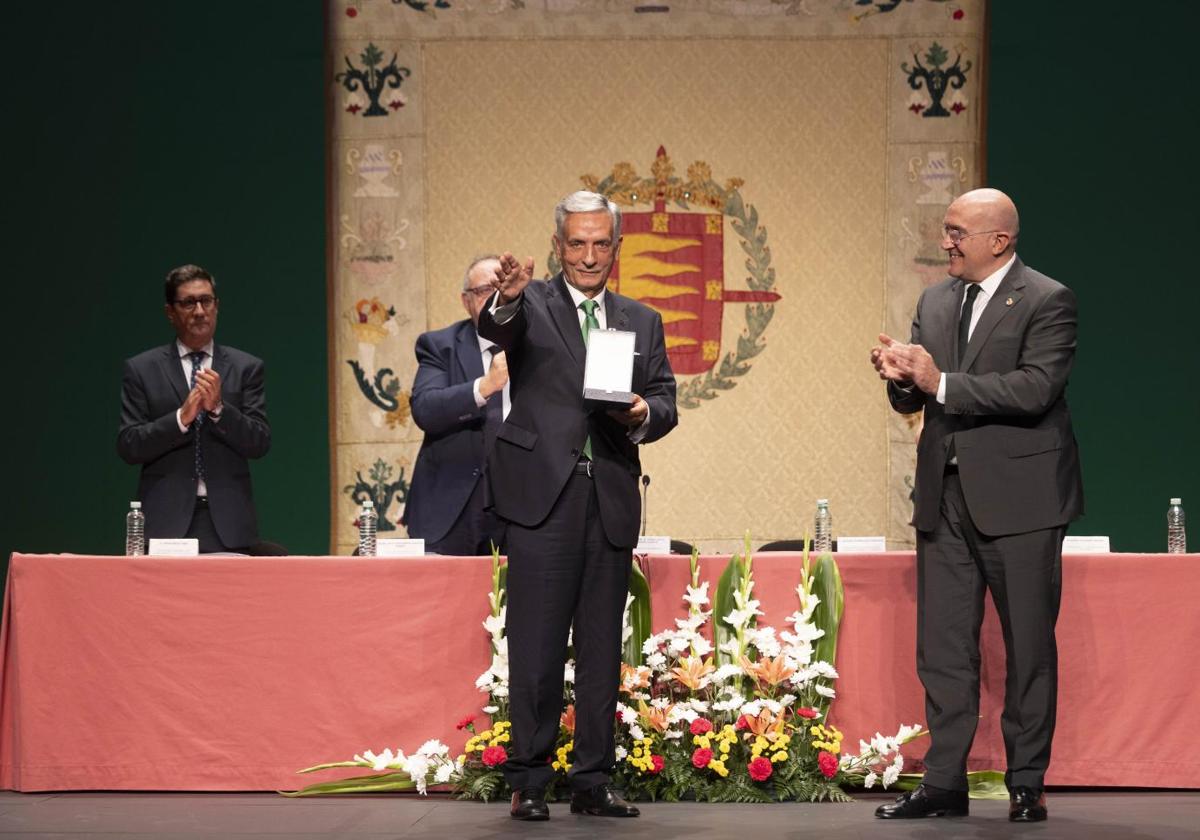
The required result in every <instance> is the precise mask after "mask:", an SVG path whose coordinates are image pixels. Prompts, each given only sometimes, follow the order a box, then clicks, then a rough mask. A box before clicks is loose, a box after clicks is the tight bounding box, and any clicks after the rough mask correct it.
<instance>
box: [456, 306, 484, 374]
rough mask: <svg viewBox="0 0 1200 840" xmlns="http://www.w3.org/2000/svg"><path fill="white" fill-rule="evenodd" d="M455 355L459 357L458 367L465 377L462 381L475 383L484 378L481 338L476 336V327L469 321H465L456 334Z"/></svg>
mask: <svg viewBox="0 0 1200 840" xmlns="http://www.w3.org/2000/svg"><path fill="white" fill-rule="evenodd" d="M454 355H455V356H457V357H458V367H459V370H460V371H461V372H462V375H463V378H462V380H460V381H462V382H473V381H475V380H476V379H478V378H479V377H481V376H483V355H482V354H481V353H480V351H479V338H478V337H477V336H476V334H475V325H474V324H472V323H471V322H470V321H469V320H467V321H463V322H462V326H460V327H459V328H458V330H457V332H455V334H454Z"/></svg>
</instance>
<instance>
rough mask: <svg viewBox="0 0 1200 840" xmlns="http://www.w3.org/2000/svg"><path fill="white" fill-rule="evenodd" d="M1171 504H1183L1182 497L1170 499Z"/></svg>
mask: <svg viewBox="0 0 1200 840" xmlns="http://www.w3.org/2000/svg"><path fill="white" fill-rule="evenodd" d="M1171 504H1173V505H1182V504H1183V499H1172V500H1171Z"/></svg>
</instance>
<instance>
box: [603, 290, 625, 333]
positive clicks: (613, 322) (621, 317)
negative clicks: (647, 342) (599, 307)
mask: <svg viewBox="0 0 1200 840" xmlns="http://www.w3.org/2000/svg"><path fill="white" fill-rule="evenodd" d="M604 319H605V323H606V324H607V325H608V328H609V329H610V330H628V329H629V313H628V312H627V311H626V310H625V303H624V301H618V298H617V296H616V295H615V294H614V293H613V292H612V290H611V289H610V290H608V291H606V292H605V293H604Z"/></svg>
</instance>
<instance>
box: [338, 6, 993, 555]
mask: <svg viewBox="0 0 1200 840" xmlns="http://www.w3.org/2000/svg"><path fill="white" fill-rule="evenodd" d="M328 10H329V15H330V42H329V50H330V62H329V64H330V77H329V80H328V81H329V96H330V97H331V135H332V136H331V147H330V155H331V157H330V167H331V172H330V177H331V197H330V230H329V236H330V252H331V260H330V278H329V306H330V319H331V325H330V330H331V342H330V348H331V349H330V352H331V354H332V358H331V360H330V376H331V387H330V392H331V394H332V395H333V409H332V412H333V416H332V435H333V440H332V449H333V486H332V488H331V491H332V492H331V508H332V518H333V527H332V535H333V536H332V542H333V546H332V548H333V549H334V550H335V551H337V552H342V553H348V552H349V551H351V550H352V549H353V547H354V544H355V542H356V539H357V531H356V529H355V527H354V521H355V517H356V513H357V509H358V506H359V503H360V502H361V501H362V500H363V499H371V500H373V501H374V502H375V505H376V508H377V509H378V510H379V511H380V515H381V522H380V528H381V534H380V535H381V536H402V535H403V529H402V526H400V525H399V519H400V516H401V514H402V511H403V507H404V503H405V499H406V496H407V492H408V486H409V485H408V482H409V478H410V476H411V472H412V465H413V463H414V461H415V458H416V454H417V450H418V449H419V447H420V442H421V431H420V429H418V428H417V427H416V426H415V424H414V423H413V421H412V418H411V416H410V414H409V410H408V396H409V391H410V389H411V386H412V382H413V376H414V374H415V372H416V358H415V355H414V352H413V347H414V343H415V341H416V338H417V336H418V335H419V334H420V333H421V332H424V331H425V330H429V329H436V328H440V327H444V326H447V325H449V324H451V323H453V322H454V321H457V320H460V319H462V318H464V317H465V313H464V311H463V308H462V305H461V303H460V301H459V291H460V288H461V284H462V277H463V273H464V271H465V269H466V267H467V265H468V263H469V262H470V261H471V259H472V258H473V257H474V256H476V255H478V254H482V253H487V252H499V251H505V250H509V251H512V252H513V253H515V254H517V255H518V256H519V257H521V258H524V257H525V256H533V257H534V259H535V262H536V266H537V274H538V275H539V276H542V275H546V274H548V273H549V272H550V271H551V270H552V269H553V265H552V264H551V260H550V259H549V257H550V253H551V250H550V237H551V235H552V233H553V228H554V220H553V208H554V205H555V203H556V202H557V201H558V199H559V198H561V197H562V196H564V195H566V194H567V193H569V192H572V191H574V190H577V189H581V188H587V189H592V190H596V191H599V192H602V193H605V194H607V195H609V196H610V197H611V198H612V199H613V200H614V201H616V202H617V203H618V204H620V205H621V206H622V208H623V209H624V211H625V214H626V220H627V221H626V225H625V239H624V245H623V247H622V252H621V259H620V263H619V265H618V267H617V269H616V271H615V272H614V276H613V279H612V280H611V281H610V282H611V283H612V285H613V286H614V287H615V288H616V289H617V290H618V291H620V292H622V293H624V294H627V295H630V296H632V297H635V298H638V299H640V300H642V301H644V302H645V303H647V304H649V305H650V306H653V307H654V308H655V309H657V310H658V311H659V312H660V313H662V316H663V321H664V324H665V327H666V333H667V342H668V350H669V354H670V359H671V363H672V367H673V369H674V371H675V374H676V377H677V378H678V381H679V398H680V423H679V428H678V429H676V430H675V431H674V432H673V433H672V434H671V435H669V436H668V437H667V438H666V439H664V440H663V441H660V442H658V443H656V444H653V445H651V446H648V447H645V448H644V449H643V451H642V459H643V466H644V469H645V471H646V473H647V474H648V475H650V476H651V479H652V481H651V484H650V486H649V487H648V526H649V532H650V533H656V534H669V535H671V536H672V537H675V538H678V539H683V540H687V541H689V542H692V543H697V544H699V545H701V546H703V547H704V548H705V550H708V551H725V550H727V549H730V548H732V547H734V546H736V545H740V543H741V536H742V534H743V532H744V530H745V529H747V528H749V529H751V532H752V535H753V537H754V539H755V542H756V543H761V542H763V541H766V540H770V539H786V538H798V537H800V536H802V535H803V533H804V532H805V530H807V529H811V527H812V525H811V523H812V514H813V510H814V507H815V504H814V503H815V500H816V499H817V498H828V499H829V500H830V506H831V509H832V511H833V515H834V531H835V534H837V533H841V534H857V535H866V534H875V535H878V534H883V535H886V536H887V538H888V541H889V546H892V547H903V546H908V545H911V543H912V530H911V526H909V524H908V522H909V517H910V515H911V501H910V492H911V486H912V475H913V466H914V463H915V457H916V456H915V438H916V435H917V434H918V431H919V429H918V428H917V425H916V423H915V422H913V418H903V417H900V416H898V415H895V414H893V413H892V412H891V410H890V409H889V408H888V406H887V401H886V398H885V396H884V393H883V385H882V383H881V382H880V381H879V379H878V378H877V377H876V376H875V373H874V371H873V370H872V368H871V366H870V363H869V361H868V353H869V350H870V347H871V346H872V345H873V344H874V343H875V342H876V337H877V335H878V333H879V332H880V331H881V330H882V331H886V332H888V333H889V334H891V335H894V336H897V337H903V338H905V339H907V336H908V331H909V325H910V322H911V318H912V311H913V308H914V305H915V303H916V299H917V296H918V295H919V293H920V292H921V290H922V289H923V288H924V287H925V286H926V285H929V284H931V283H934V282H937V281H938V280H940V279H941V278H942V277H944V276H945V265H946V260H945V257H944V255H943V253H942V251H941V249H940V248H939V241H940V238H941V220H942V215H943V213H944V212H945V209H946V206H947V205H948V204H949V203H950V201H951V200H952V199H953V198H954V197H955V196H956V195H958V194H959V193H961V192H963V191H964V190H966V189H970V188H972V187H975V186H978V185H979V184H980V175H979V172H980V161H981V139H982V137H981V130H982V126H983V91H984V88H983V86H982V84H981V82H982V80H983V77H984V69H985V68H984V64H983V58H984V56H983V44H984V30H983V26H984V3H983V0H962V1H961V2H950V0H684V2H671V3H649V2H647V3H640V2H630V1H629V0H357V1H356V2H347V0H331V2H330V3H329V5H328Z"/></svg>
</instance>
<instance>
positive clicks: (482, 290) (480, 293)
mask: <svg viewBox="0 0 1200 840" xmlns="http://www.w3.org/2000/svg"><path fill="white" fill-rule="evenodd" d="M494 291H496V288H495V287H494V286H492V285H491V284H488V285H486V286H472V287H471V288H469V289H463V294H464V295H475V297H477V298H482V297H488V296H489V295H490V294H491V293H492V292H494Z"/></svg>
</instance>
